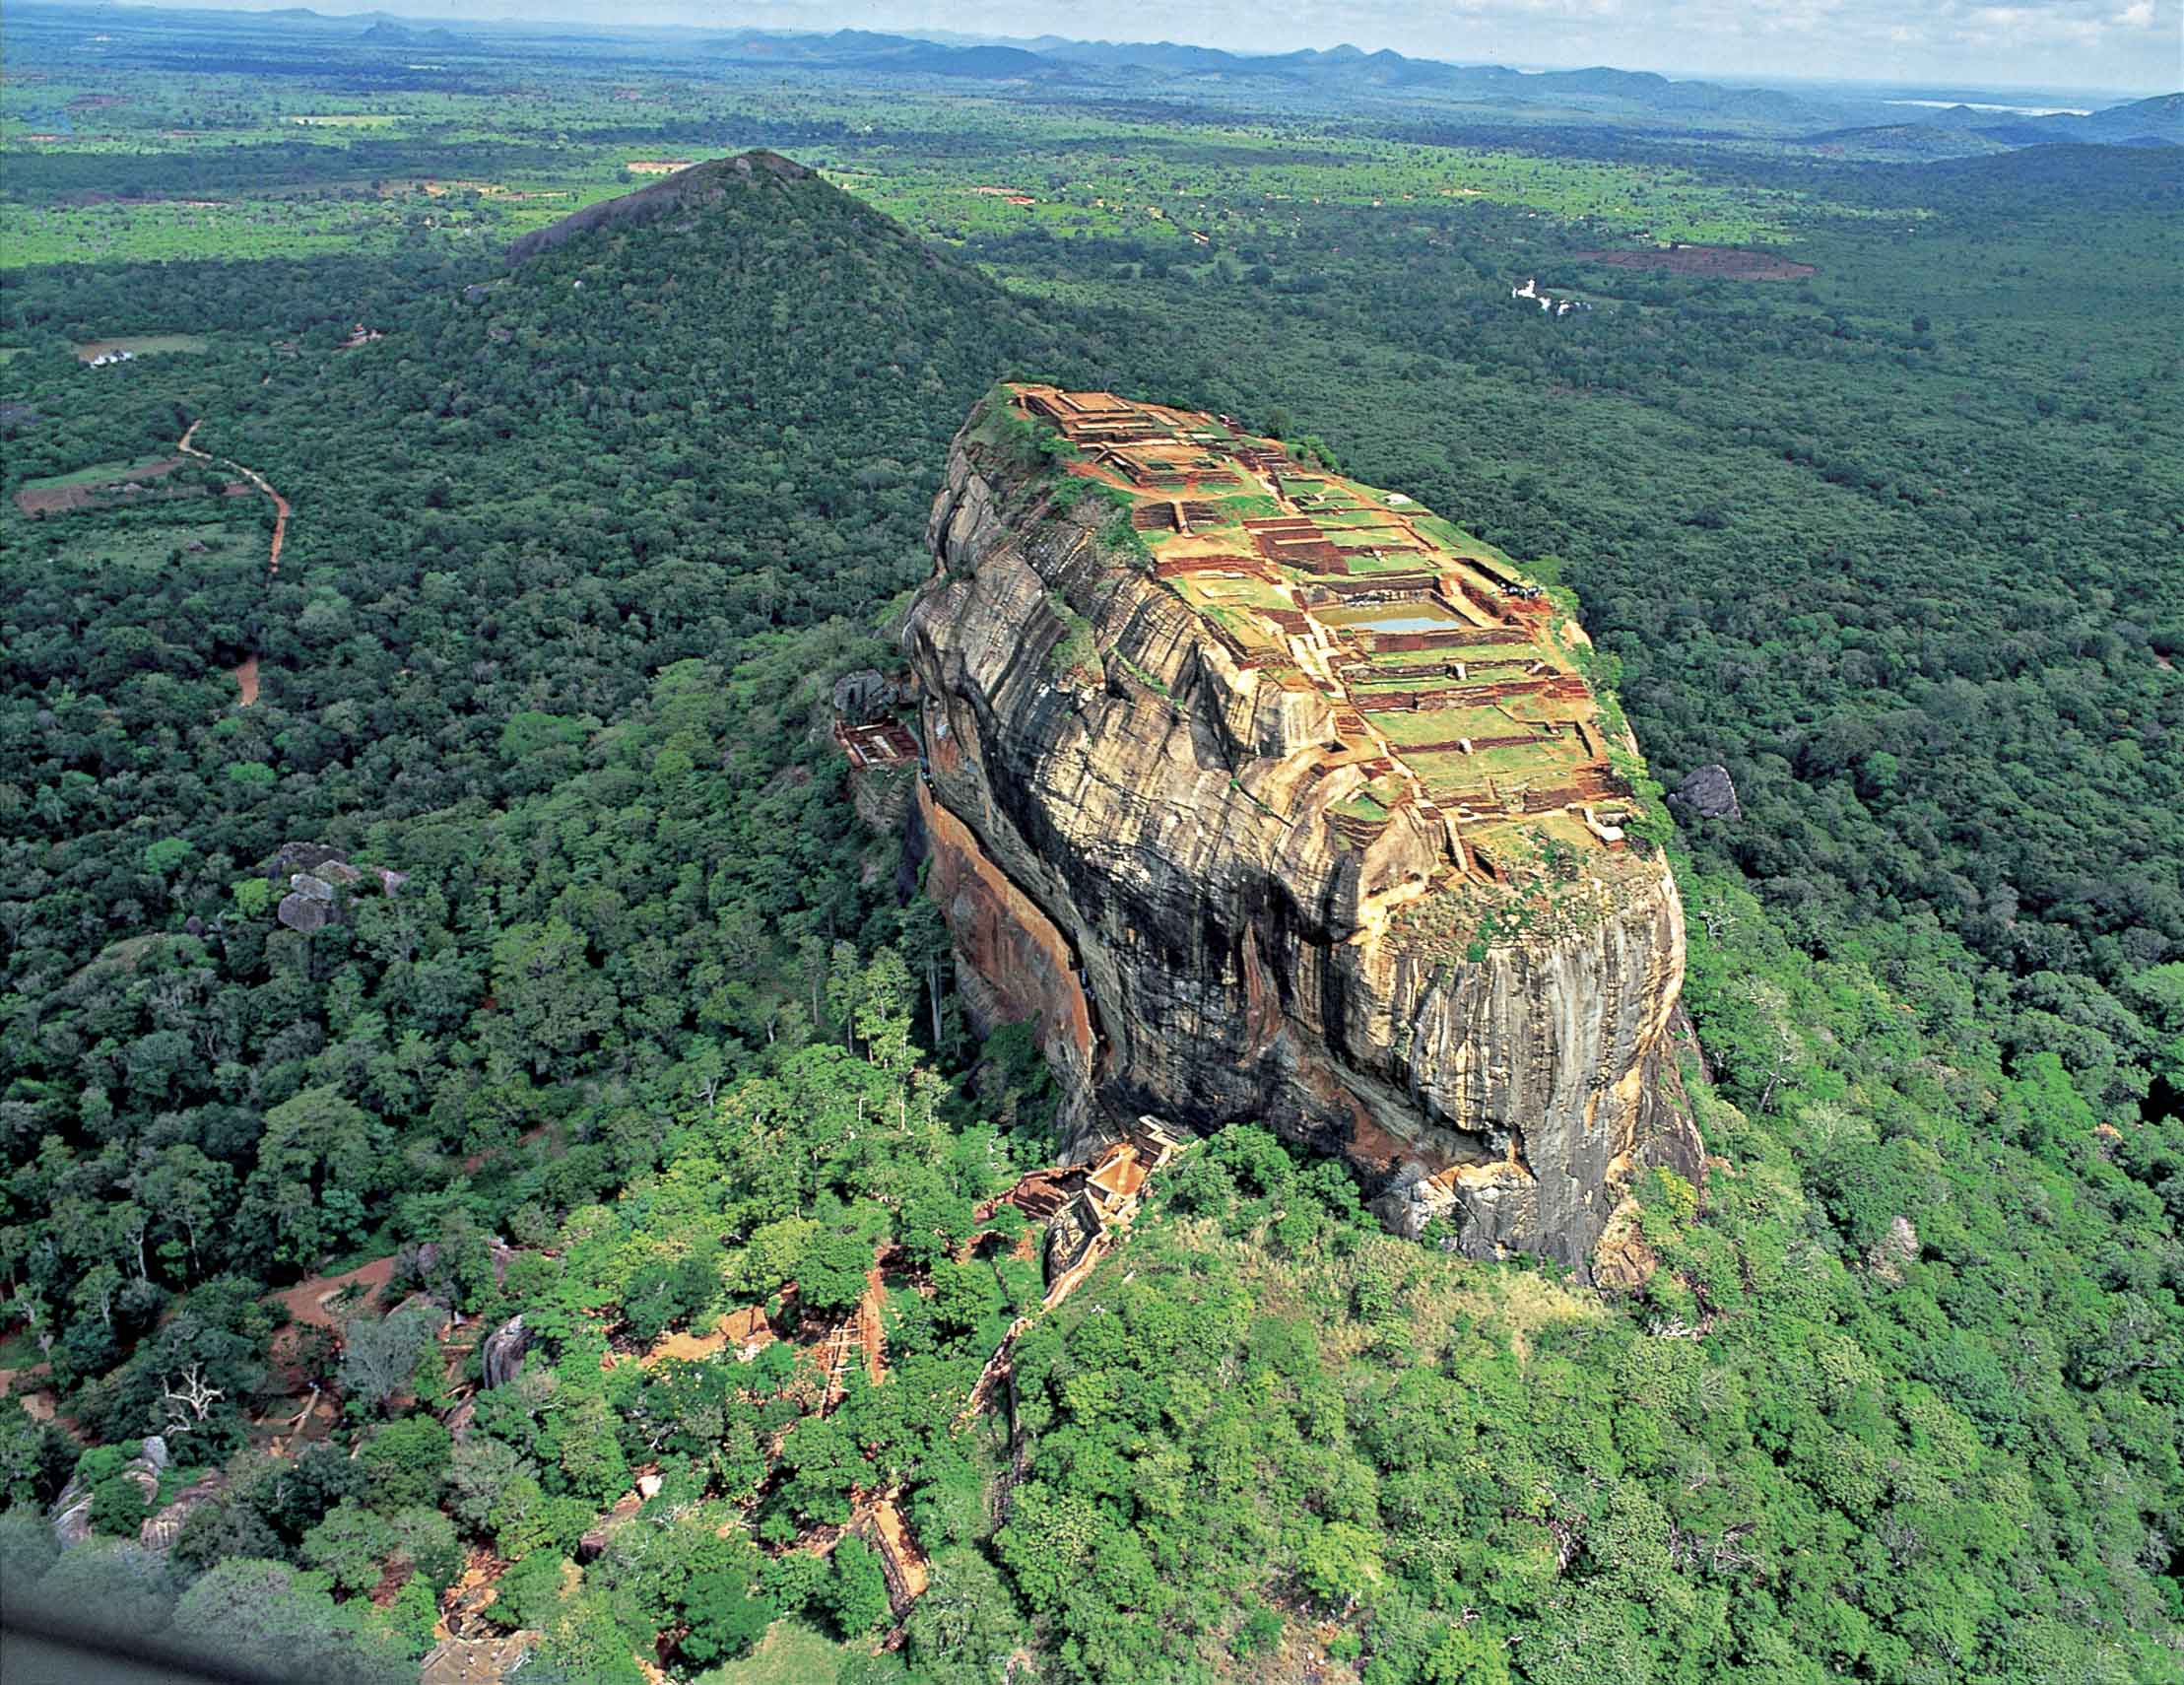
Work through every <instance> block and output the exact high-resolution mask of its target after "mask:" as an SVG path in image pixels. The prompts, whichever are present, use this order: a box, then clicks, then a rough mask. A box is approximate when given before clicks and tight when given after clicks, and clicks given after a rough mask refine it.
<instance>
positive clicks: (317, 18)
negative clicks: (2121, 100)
mask: <svg viewBox="0 0 2184 1685" xmlns="http://www.w3.org/2000/svg"><path fill="white" fill-rule="evenodd" d="M229 15H230V16H233V17H237V18H247V19H249V20H250V21H251V23H252V24H253V25H254V26H258V27H263V26H266V25H273V26H276V27H278V26H283V25H285V26H288V27H291V28H297V29H308V30H311V31H313V32H314V33H316V32H340V33H344V34H355V35H356V36H357V37H358V38H360V39H361V40H362V41H363V42H364V43H366V44H368V45H373V46H383V47H385V48H387V49H388V50H390V51H395V52H408V51H415V50H416V49H417V48H419V47H425V46H429V47H433V48H439V49H460V48H461V47H463V46H465V45H476V46H479V47H489V46H490V45H492V44H494V43H496V42H500V41H506V40H508V39H509V38H510V37H511V36H515V35H520V34H537V33H542V32H543V33H549V34H553V35H556V36H559V37H561V38H563V39H580V38H585V37H593V38H603V39H604V38H624V39H627V38H629V37H631V36H650V37H655V38H657V37H661V36H668V37H675V38H680V39H682V40H686V41H689V42H690V43H691V45H692V46H693V47H694V48H695V50H696V51H698V52H701V53H703V54H705V55H706V56H708V57H710V58H713V59H715V60H717V61H722V62H729V63H735V64H741V65H752V66H759V65H778V66H780V67H782V68H783V69H785V70H814V71H838V72H839V71H846V72H852V73H857V74H863V75H883V76H919V77H960V78H963V79H966V80H978V81H999V82H1016V83H1023V84H1030V85H1045V86H1049V87H1052V88H1053V89H1054V90H1055V91H1056V93H1057V94H1064V95H1066V94H1070V93H1076V94H1080V95H1091V96H1094V97H1096V96H1097V95H1099V94H1101V93H1105V92H1110V91H1111V92H1116V93H1126V94H1132V95H1136V94H1166V95H1169V96H1173V95H1177V94H1186V95H1197V96H1200V97H1203V98H1207V99H1212V98H1215V97H1217V96H1218V95H1219V93H1220V92H1221V91H1222V90H1223V89H1224V88H1230V87H1233V88H1236V89H1238V90H1249V89H1253V88H1257V89H1268V88H1273V89H1283V90H1288V91H1290V92H1291V93H1292V94H1293V95H1295V96H1297V97H1300V98H1305V97H1309V98H1318V99H1324V100H1340V99H1344V98H1350V99H1370V98H1371V97H1372V96H1375V95H1395V96H1400V97H1417V96H1437V97H1439V98H1440V99H1442V100H1445V101H1450V102H1451V103H1454V104H1458V105H1472V106H1477V107H1481V108H1482V109H1481V111H1480V112H1479V115H1480V116H1481V117H1482V118H1483V119H1484V120H1488V121H1491V120H1494V119H1495V117H1497V116H1502V115H1509V116H1517V117H1521V118H1523V119H1524V120H1538V119H1548V120H1552V119H1554V118H1555V117H1557V116H1564V117H1578V118H1591V119H1596V120H1605V121H1621V122H1632V121H1635V122H1640V123H1643V122H1646V121H1649V120H1652V121H1659V122H1661V123H1663V124H1667V125H1673V126H1675V127H1677V128H1681V129H1687V130H1688V129H1692V128H1698V129H1707V128H1718V129H1721V130H1723V131H1725V132H1728V131H1734V132H1737V133H1742V134H1748V135H1768V136H1771V137H1772V138H1775V139H1778V140H1782V141H1786V142H1789V143H1790V144H1793V145H1804V146H1809V147H1811V148H1812V149H1814V150H1815V151H1818V152H1821V153H1854V154H1858V155H1862V156H1867V157H1876V158H1896V159H1903V160H1917V159H1932V158H1949V157H1967V156H1974V157H1975V156H1979V155H1981V154H1985V153H1989V152H1993V151H1995V150H1998V149H2014V148H2019V147H2026V146H2039V145H2046V144H2049V143H2053V142H2056V141H2076V142H2092V143H2098V144H2102V145H2140V146H2145V145H2177V144H2184V94H2161V95H2156V96H2154V97H2153V98H2151V99H2148V100H2138V101H2131V102H2129V103H2126V104H2121V105H2114V106H2110V107H2108V108H2106V109H2103V110H2098V111H2094V112H2091V113H2089V114H2084V115H2081V114H2075V113H2069V112H2059V113H2052V114H2048V115H2034V114H2031V113H2023V114H2019V113H2016V112H2013V111H2010V110H2008V109H2003V108H1998V107H1993V106H1981V105H1975V104H1954V105H1945V104H1927V103H1924V102H1920V103H1916V104H1914V103H1912V102H1909V101H1898V100H1890V99H1886V98H1885V97H1883V96H1882V95H1881V94H1879V93H1873V94H1865V93H1861V92H1858V91H1832V90H1831V91H1826V92H1820V91H1814V92H1805V91H1800V92H1795V93H1792V92H1787V91H1784V90H1782V89H1775V88H1738V87H1728V86H1724V85H1722V84H1719V83H1713V82H1702V81H1676V80H1672V79H1671V78H1669V77H1666V76H1661V75H1658V74H1656V73H1654V72H1652V71H1641V70H1617V69H1614V68H1612V67H1610V66H1606V65H1599V66H1595V67H1593V68H1591V69H1586V70H1549V71H1520V70H1514V69H1511V68H1510V67H1509V66H1507V65H1501V64H1450V63H1446V62H1443V61H1442V60H1439V59H1430V58H1410V57H1406V56H1405V55H1404V54H1402V53H1399V52H1394V51H1389V50H1385V49H1383V50H1381V51H1379V52H1366V51H1364V50H1363V49H1362V48H1359V47H1357V46H1353V45H1350V44H1349V43H1347V42H1346V43H1344V44H1343V45H1341V46H1335V47H1329V48H1326V49H1324V50H1319V49H1312V48H1305V49H1302V50H1299V51H1296V52H1286V53H1268V54H1247V53H1233V52H1226V51H1224V50H1223V49H1221V48H1219V47H1206V46H1191V45H1187V44H1182V43H1178V42H1175V41H1084V40H1074V39H1071V38H1069V37H1067V36H1063V35H1052V34H1047V35H1037V36H1032V37H1027V38H1021V39H991V38H987V37H981V36H971V35H952V34H948V33H947V32H936V35H934V36H928V35H907V34H883V33H879V32H875V31H870V30H837V31H835V32H833V33H831V34H820V33H816V32H794V31H789V32H777V31H767V30H750V29H747V30H738V31H733V32H727V33H722V32H719V31H712V30H697V29H690V28H685V27H676V28H664V29H663V28H637V27H633V26H616V25H580V24H566V23H552V24H549V23H543V22H531V23H519V22H513V21H507V20H492V21H487V20H465V21H464V29H463V31H462V32H457V31H451V30H448V29H446V28H441V27H435V26H432V25H428V24H426V23H425V22H423V21H422V20H419V19H415V18H405V17H401V16H398V15H396V14H393V13H388V12H381V11H372V12H358V13H349V14H346V15H339V14H334V15H330V14H326V13H321V12H317V11H313V10H311V9H309V8H306V7H292V8H288V9H286V10H282V11H275V12H261V13H252V14H244V13H236V14H229ZM151 16H157V14H152V15H151ZM1423 114H1424V113H1422V115H1423Z"/></svg>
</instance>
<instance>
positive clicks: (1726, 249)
mask: <svg viewBox="0 0 2184 1685" xmlns="http://www.w3.org/2000/svg"><path fill="white" fill-rule="evenodd" d="M1570 255H1571V256H1572V257H1575V258H1576V259H1577V260H1578V261H1579V262H1580V263H1605V264H1608V265H1610V266H1611V267H1613V268H1616V269H1665V270H1667V271H1668V272H1669V273H1670V274H1672V275H1710V276H1715V277H1718V278H1719V279H1721V280H1724V281H1802V280H1804V279H1805V278H1806V277H1807V276H1808V275H1817V274H1819V273H1820V271H1819V270H1817V269H1815V268H1814V267H1813V266H1812V265H1811V264H1810V263H1793V262H1791V261H1790V259H1788V258H1786V257H1782V256H1779V255H1777V254H1776V253H1774V252H1771V251H1750V250H1747V249H1746V248H1745V247H1743V246H1736V245H1665V246H1659V247H1646V248H1644V249H1642V250H1641V249H1633V250H1628V251H1577V252H1572V253H1571V254H1570Z"/></svg>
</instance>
